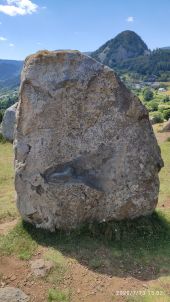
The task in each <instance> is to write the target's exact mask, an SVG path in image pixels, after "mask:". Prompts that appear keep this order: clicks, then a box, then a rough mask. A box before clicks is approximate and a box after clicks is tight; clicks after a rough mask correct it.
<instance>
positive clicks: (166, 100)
mask: <svg viewBox="0 0 170 302" xmlns="http://www.w3.org/2000/svg"><path fill="white" fill-rule="evenodd" d="M169 101H170V98H169V96H168V95H166V96H165V97H164V98H163V100H162V102H163V103H167V102H169Z"/></svg>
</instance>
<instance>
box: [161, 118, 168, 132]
mask: <svg viewBox="0 0 170 302" xmlns="http://www.w3.org/2000/svg"><path fill="white" fill-rule="evenodd" d="M162 131H163V132H169V131H170V119H169V120H168V122H167V123H166V125H165V126H164V127H163V129H162Z"/></svg>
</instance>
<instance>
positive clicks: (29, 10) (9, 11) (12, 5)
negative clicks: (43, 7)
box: [0, 0, 38, 16]
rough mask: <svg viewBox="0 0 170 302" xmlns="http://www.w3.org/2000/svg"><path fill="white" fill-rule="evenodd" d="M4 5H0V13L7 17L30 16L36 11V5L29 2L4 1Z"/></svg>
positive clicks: (24, 0) (25, 0) (28, 0)
mask: <svg viewBox="0 0 170 302" xmlns="http://www.w3.org/2000/svg"><path fill="white" fill-rule="evenodd" d="M5 1H6V4H4V5H0V12H2V13H4V14H6V15H9V16H16V15H21V16H24V15H28V14H29V15H30V14H33V13H35V12H36V11H37V9H38V5H37V4H35V3H33V2H32V1H30V0H5Z"/></svg>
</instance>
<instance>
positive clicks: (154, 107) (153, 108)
mask: <svg viewBox="0 0 170 302" xmlns="http://www.w3.org/2000/svg"><path fill="white" fill-rule="evenodd" d="M147 108H148V110H149V111H158V103H156V102H154V101H152V102H150V103H149V105H148V106H147Z"/></svg>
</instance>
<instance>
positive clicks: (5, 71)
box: [0, 60, 23, 89]
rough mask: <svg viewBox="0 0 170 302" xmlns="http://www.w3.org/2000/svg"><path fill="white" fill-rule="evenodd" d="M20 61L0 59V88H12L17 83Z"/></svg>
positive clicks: (20, 66) (18, 80)
mask: <svg viewBox="0 0 170 302" xmlns="http://www.w3.org/2000/svg"><path fill="white" fill-rule="evenodd" d="M22 65H23V62H22V61H14V60H0V89H2V88H3V89H13V88H16V87H17V86H18V85H19V82H20V73H21V69H22Z"/></svg>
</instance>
